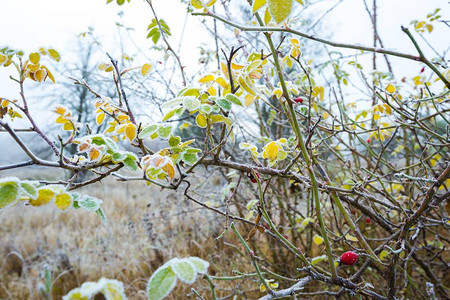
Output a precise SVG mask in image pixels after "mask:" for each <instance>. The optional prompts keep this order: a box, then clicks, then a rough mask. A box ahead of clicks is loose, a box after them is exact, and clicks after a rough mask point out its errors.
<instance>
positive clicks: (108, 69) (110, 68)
mask: <svg viewBox="0 0 450 300" xmlns="http://www.w3.org/2000/svg"><path fill="white" fill-rule="evenodd" d="M112 70H114V68H113V66H108V67H107V68H106V69H105V72H111V71H112Z"/></svg>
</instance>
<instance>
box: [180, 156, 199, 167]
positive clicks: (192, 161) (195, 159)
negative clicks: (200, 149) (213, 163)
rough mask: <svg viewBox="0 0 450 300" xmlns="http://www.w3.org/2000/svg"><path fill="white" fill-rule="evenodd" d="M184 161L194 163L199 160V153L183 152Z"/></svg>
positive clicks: (189, 163)
mask: <svg viewBox="0 0 450 300" xmlns="http://www.w3.org/2000/svg"><path fill="white" fill-rule="evenodd" d="M183 161H184V162H185V163H187V164H188V165H193V164H195V162H196V161H197V155H196V154H195V153H183Z"/></svg>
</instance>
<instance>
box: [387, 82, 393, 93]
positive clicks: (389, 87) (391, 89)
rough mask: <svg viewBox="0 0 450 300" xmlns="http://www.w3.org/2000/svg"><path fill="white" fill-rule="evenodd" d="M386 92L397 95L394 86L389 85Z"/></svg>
mask: <svg viewBox="0 0 450 300" xmlns="http://www.w3.org/2000/svg"><path fill="white" fill-rule="evenodd" d="M386 92H388V93H389V94H393V93H395V86H393V85H392V84H388V86H387V87H386Z"/></svg>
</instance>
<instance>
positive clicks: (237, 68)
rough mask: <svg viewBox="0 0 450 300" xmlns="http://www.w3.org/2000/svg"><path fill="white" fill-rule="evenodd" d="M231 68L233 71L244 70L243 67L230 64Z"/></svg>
mask: <svg viewBox="0 0 450 300" xmlns="http://www.w3.org/2000/svg"><path fill="white" fill-rule="evenodd" d="M231 68H232V69H233V70H240V69H242V68H244V66H243V65H239V64H235V63H231Z"/></svg>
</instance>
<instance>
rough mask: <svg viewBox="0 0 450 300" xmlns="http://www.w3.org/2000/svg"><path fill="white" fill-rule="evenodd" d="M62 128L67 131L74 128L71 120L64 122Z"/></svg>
mask: <svg viewBox="0 0 450 300" xmlns="http://www.w3.org/2000/svg"><path fill="white" fill-rule="evenodd" d="M63 129H64V130H67V131H70V130H73V129H75V128H74V127H73V124H72V122H67V123H65V124H64V126H63Z"/></svg>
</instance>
